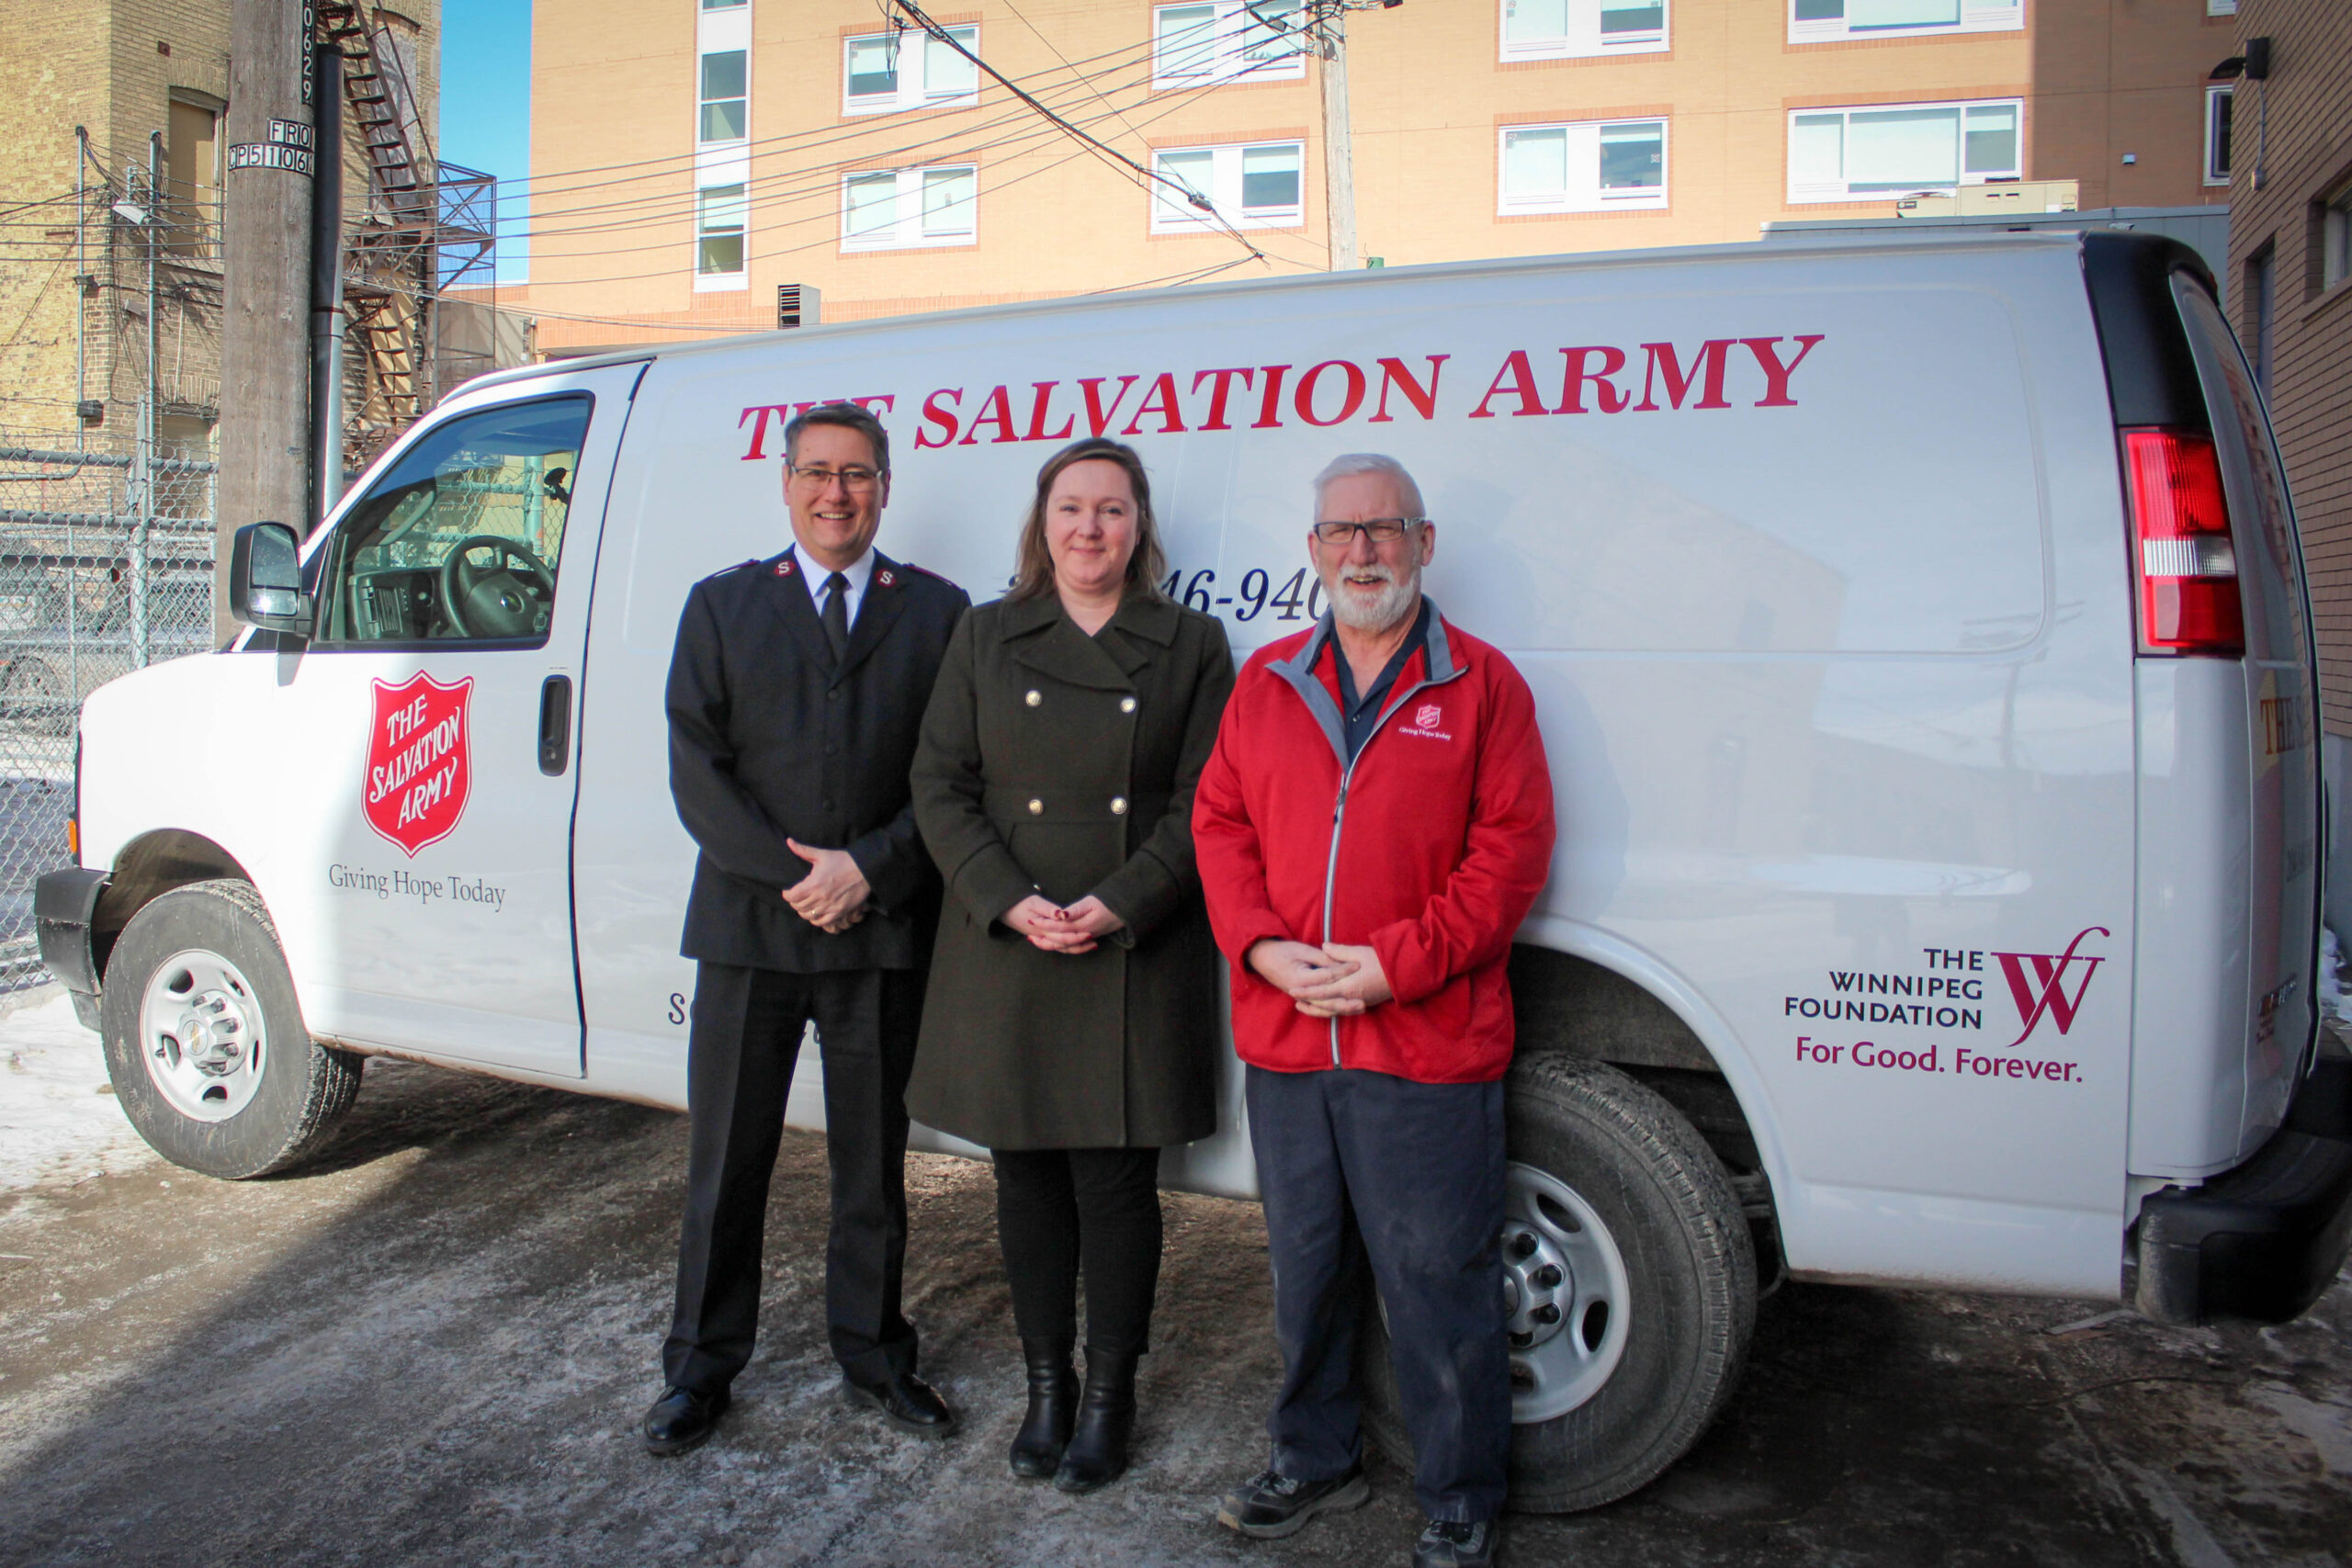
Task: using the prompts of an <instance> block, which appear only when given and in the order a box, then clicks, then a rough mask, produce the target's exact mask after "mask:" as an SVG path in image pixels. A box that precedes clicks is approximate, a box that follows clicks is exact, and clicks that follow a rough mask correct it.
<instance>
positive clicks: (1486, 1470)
mask: <svg viewBox="0 0 2352 1568" xmlns="http://www.w3.org/2000/svg"><path fill="white" fill-rule="evenodd" d="M1247 1092H1248V1095H1249V1105H1250V1144H1251V1146H1252V1147H1253V1148H1254V1149H1255V1150H1256V1153H1257V1156H1258V1187H1259V1190H1260V1191H1261V1193H1262V1194H1263V1196H1264V1199H1265V1206H1266V1237H1267V1244H1268V1252H1269V1259H1270V1261H1271V1262H1272V1267H1273V1274H1274V1335H1275V1337H1276V1339H1277V1340H1278V1341H1279V1342H1280V1343H1281V1346H1282V1352H1283V1386H1282V1393H1281V1394H1280V1395H1279V1396H1278V1397H1277V1398H1276V1400H1275V1401H1274V1413H1273V1415H1272V1417H1270V1418H1269V1419H1268V1421H1267V1423H1266V1430H1267V1432H1268V1434H1269V1435H1270V1436H1271V1437H1272V1438H1273V1440H1274V1454H1273V1468H1274V1469H1275V1470H1276V1471H1277V1472H1280V1473H1282V1474H1283V1475H1287V1476H1290V1477H1293V1478H1294V1479H1296V1480H1300V1481H1322V1480H1328V1479H1329V1478H1330V1477H1332V1476H1335V1475H1338V1474H1340V1473H1341V1472H1343V1471H1345V1470H1346V1469H1347V1468H1348V1466H1350V1465H1351V1464H1353V1463H1355V1462H1356V1461H1358V1460H1359V1459H1360V1458H1361V1457H1362V1456H1363V1439H1362V1437H1361V1435H1360V1433H1359V1432H1358V1430H1357V1412H1358V1403H1357V1396H1356V1391H1355V1386H1354V1367H1355V1349H1356V1321H1357V1314H1358V1312H1359V1310H1360V1309H1361V1304H1362V1303H1361V1302H1360V1299H1359V1291H1360V1283H1359V1282H1360V1281H1361V1280H1362V1279H1363V1262H1364V1261H1365V1260H1366V1259H1367V1258H1368V1259H1369V1260H1370V1262H1371V1265H1372V1278H1373V1280H1374V1284H1375V1285H1376V1287H1377V1288H1378V1290H1379V1292H1380V1299H1381V1302H1382V1303H1383V1304H1384V1305H1385V1306H1386V1308H1387V1310H1388V1332H1389V1338H1390V1340H1391V1342H1392V1344H1393V1345H1394V1347H1395V1364H1396V1369H1397V1390H1398V1392H1399V1393H1401V1394H1402V1396H1403V1400H1404V1406H1405V1426H1406V1429H1407V1431H1408V1433H1409V1434H1410V1435H1411V1437H1412V1439H1413V1455H1414V1465H1413V1494H1414V1495H1415V1496H1416V1497H1418V1498H1419V1500H1420V1505H1421V1508H1422V1510H1423V1511H1424V1512H1425V1513H1427V1514H1428V1515H1429V1516H1430V1517H1431V1518H1434V1519H1450V1520H1461V1521H1469V1520H1476V1519H1490V1518H1493V1517H1495V1516H1496V1515H1497V1514H1498V1513H1500V1512H1501V1511H1502V1506H1503V1492H1504V1487H1505V1483H1506V1479H1507V1471H1508V1467H1509V1464H1510V1345H1509V1342H1508V1341H1507V1339H1506V1338H1505V1337H1504V1336H1505V1329H1504V1325H1505V1322H1506V1318H1507V1313H1506V1309H1505V1305H1504V1295H1503V1268H1502V1253H1501V1251H1500V1247H1499V1244H1498V1238H1499V1233H1500V1232H1501V1229H1502V1223H1503V1086H1502V1085H1501V1084H1500V1083H1486V1084H1422V1083H1414V1082H1411V1081H1410V1080H1408V1079H1406V1078H1399V1077H1389V1076H1388V1075H1387V1074H1385V1073H1373V1072H1363V1071H1360V1070H1357V1069H1354V1068H1340V1067H1335V1068H1332V1069H1330V1070H1329V1071H1325V1072H1312V1073H1273V1072H1268V1071H1266V1070H1265V1069H1263V1068H1261V1067H1251V1068H1250V1069H1249V1077H1248V1080H1247Z"/></svg>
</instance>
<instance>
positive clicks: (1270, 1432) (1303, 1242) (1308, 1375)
mask: <svg viewBox="0 0 2352 1568" xmlns="http://www.w3.org/2000/svg"><path fill="white" fill-rule="evenodd" d="M1334 1076H1335V1075H1333V1074H1331V1073H1322V1072H1315V1073H1272V1072H1268V1071H1267V1070H1266V1069H1264V1068H1263V1067H1254V1066H1253V1067H1248V1068H1246V1069H1244V1077H1243V1085H1244V1088H1245V1090H1246V1092H1247V1094H1248V1096H1249V1108H1250V1147H1251V1148H1252V1150H1253V1151H1254V1152H1255V1154H1256V1156H1257V1160H1258V1190H1259V1191H1260V1193H1261V1194H1262V1195H1263V1197H1264V1201H1265V1213H1266V1261H1267V1264H1268V1266H1269V1267H1270V1268H1272V1270H1273V1275H1274V1339H1275V1342H1276V1343H1277V1344H1278V1345H1280V1346H1281V1348H1282V1353H1283V1383H1282V1389H1281V1392H1280V1393H1277V1394H1276V1395H1275V1396H1274V1408H1273V1413H1272V1415H1271V1416H1267V1418H1266V1433H1267V1436H1269V1437H1270V1438H1272V1439H1273V1460H1272V1463H1273V1468H1274V1469H1275V1470H1276V1471H1277V1472H1280V1473H1281V1474H1283V1475H1287V1476H1289V1477H1291V1478H1292V1479H1294V1480H1297V1481H1328V1480H1330V1479H1331V1478H1332V1477H1334V1476H1337V1475H1339V1474H1340V1473H1341V1472H1344V1471H1346V1469H1347V1468H1348V1467H1349V1466H1350V1465H1351V1464H1354V1463H1356V1462H1358V1461H1360V1460H1362V1458H1363V1435H1362V1431H1361V1428H1360V1427H1359V1424H1358V1423H1359V1417H1360V1414H1361V1410H1362V1406H1361V1404H1359V1402H1358V1400H1357V1397H1356V1390H1355V1352H1356V1314H1357V1312H1358V1311H1359V1309H1360V1305H1361V1300H1362V1298H1361V1296H1360V1294H1359V1292H1360V1290H1361V1282H1362V1280H1363V1241H1362V1239H1361V1238H1360V1237H1359V1236H1358V1235H1357V1234H1356V1223H1355V1216H1354V1214H1353V1213H1352V1212H1351V1210H1350V1208H1349V1205H1348V1184H1347V1181H1346V1179H1345V1178H1344V1177H1343V1176H1342V1175H1341V1173H1340V1152H1339V1148H1338V1145H1337V1144H1336V1143H1335V1142H1334V1135H1333V1132H1332V1128H1331V1113H1330V1108H1329V1105H1328V1104H1326V1102H1325V1091H1326V1089H1327V1088H1328V1086H1329V1081H1330V1079H1331V1078H1332V1077H1334Z"/></svg>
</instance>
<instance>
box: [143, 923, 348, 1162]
mask: <svg viewBox="0 0 2352 1568" xmlns="http://www.w3.org/2000/svg"><path fill="white" fill-rule="evenodd" d="M98 1021H99V1025H100V1032H101V1033H102V1034H103V1036H104V1038H105V1041H106V1053H107V1072H108V1075H109V1076H110V1077H112V1078H113V1080H114V1090H115V1097H116V1099H117V1100H119V1102H120V1104H121V1106H122V1109H123V1113H124V1114H125V1115H127V1116H128V1117H130V1124H131V1125H132V1126H134V1127H136V1128H138V1129H139V1135H140V1136H141V1137H142V1138H145V1139H146V1140H147V1142H148V1143H149V1144H151V1145H153V1146H154V1149H155V1152H156V1153H158V1154H160V1155H162V1156H164V1158H165V1159H168V1160H170V1161H171V1162H172V1163H173V1164H175V1165H179V1166H185V1167H187V1168H188V1169H190V1170H194V1171H199V1172H201V1173H203V1174H204V1175H206V1176H217V1177H220V1178H223V1179H228V1180H232V1181H233V1180H241V1179H244V1178H247V1177H254V1176H266V1175H268V1174H269V1173H270V1172H272V1171H277V1170H283V1169H285V1168H287V1167H288V1166H291V1165H295V1164H297V1163H299V1162H300V1161H301V1160H302V1159H303V1158H305V1157H306V1156H309V1155H310V1154H311V1153H312V1152H313V1151H314V1150H316V1149H317V1148H318V1146H319V1145H321V1144H322V1143H323V1142H325V1140H326V1138H327V1136H328V1134H330V1133H331V1132H333V1130H334V1124H335V1122H337V1121H338V1120H340V1119H341V1117H342V1116H343V1113H344V1112H345V1111H348V1110H350V1109H351V1102H352V1100H354V1099H355V1098H356V1096H357V1095H358V1093H359V1075H360V1068H361V1065H362V1060H363V1059H362V1058H361V1057H359V1056H356V1055H352V1054H351V1053H349V1052H346V1051H334V1050H330V1049H328V1048H327V1047H325V1046H322V1045H318V1044H315V1043H312V1042H311V1037H310V1033H309V1032H308V1031H307V1030H306V1029H305V1028H304V1027H303V1024H302V1010H301V1008H300V1006H299V1005H298V1004H297V1003H296V1001H295V999H294V977H293V976H292V975H291V973H289V972H288V969H287V967H286V957H285V954H284V953H282V952H280V951H279V948H278V945H277V927H276V926H274V925H273V924H271V922H270V919H269V911H268V910H267V909H266V908H264V906H263V904H262V901H261V896H260V895H259V894H258V893H256V892H254V888H253V886H252V885H251V884H249V883H244V882H230V881H220V882H197V883H191V884H189V885H188V886H185V887H175V888H174V889H172V891H170V892H168V893H165V894H163V895H161V896H159V897H156V898H155V899H153V901H152V902H150V903H149V904H147V905H146V907H145V908H141V910H140V911H139V912H138V913H137V914H135V915H133V916H132V917H131V918H130V924H129V925H128V926H125V927H124V928H123V931H122V935H121V937H120V938H119V940H118V941H117V942H116V943H115V946H114V952H113V953H112V954H110V955H109V957H108V959H107V972H106V983H105V988H104V989H103V990H102V991H101V992H100V994H99V998H98Z"/></svg>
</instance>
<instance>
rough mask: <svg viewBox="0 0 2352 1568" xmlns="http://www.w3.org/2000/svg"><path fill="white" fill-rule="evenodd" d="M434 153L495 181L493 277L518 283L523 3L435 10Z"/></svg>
mask: <svg viewBox="0 0 2352 1568" xmlns="http://www.w3.org/2000/svg"><path fill="white" fill-rule="evenodd" d="M440 150H441V155H442V156H443V157H445V158H447V159H448V160H449V162H451V163H453V164H463V165H464V166H465V167H467V168H469V169H480V170H481V171H482V172H483V173H484V174H489V175H497V176H498V179H499V186H498V228H499V237H498V280H499V281H500V282H501V283H520V282H522V281H523V280H524V279H525V278H526V277H527V276H529V273H530V261H531V252H530V239H529V236H528V225H527V223H526V215H527V213H528V210H529V209H528V205H527V192H526V188H525V182H526V180H527V179H528V178H529V176H530V173H531V0H447V3H446V4H444V5H443V6H442V7H441V149H440Z"/></svg>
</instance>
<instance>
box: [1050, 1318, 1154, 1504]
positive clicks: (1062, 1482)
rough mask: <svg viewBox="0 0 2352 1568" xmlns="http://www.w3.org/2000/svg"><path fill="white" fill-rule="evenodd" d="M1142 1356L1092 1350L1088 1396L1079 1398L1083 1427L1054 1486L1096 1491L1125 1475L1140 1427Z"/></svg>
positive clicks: (1065, 1454)
mask: <svg viewBox="0 0 2352 1568" xmlns="http://www.w3.org/2000/svg"><path fill="white" fill-rule="evenodd" d="M1137 1359H1138V1358H1137V1356H1136V1352H1134V1351H1132V1350H1128V1351H1113V1350H1097V1349H1095V1348H1093V1347H1092V1346H1091V1345H1090V1346H1088V1347H1087V1350H1086V1392H1085V1393H1082V1394H1080V1396H1079V1401H1078V1426H1077V1427H1076V1429H1075V1430H1073V1431H1072V1432H1071V1433H1070V1435H1069V1447H1068V1448H1066V1449H1064V1450H1062V1463H1061V1468H1060V1469H1059V1470H1057V1471H1056V1472H1054V1484H1055V1485H1056V1486H1057V1487H1059V1488H1060V1489H1061V1490H1062V1491H1064V1492H1091V1491H1093V1490H1095V1489H1096V1488H1097V1487H1101V1486H1108V1485H1110V1484H1111V1483H1113V1482H1114V1481H1116V1480H1118V1479H1119V1477H1120V1476H1121V1475H1123V1474H1125V1472H1126V1468H1127V1438H1128V1435H1129V1434H1130V1433H1132V1432H1133V1431H1134V1430H1135V1425H1136V1360H1137Z"/></svg>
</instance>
